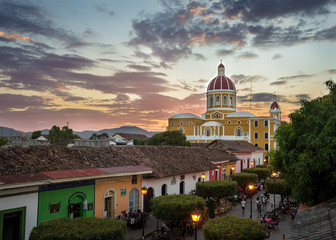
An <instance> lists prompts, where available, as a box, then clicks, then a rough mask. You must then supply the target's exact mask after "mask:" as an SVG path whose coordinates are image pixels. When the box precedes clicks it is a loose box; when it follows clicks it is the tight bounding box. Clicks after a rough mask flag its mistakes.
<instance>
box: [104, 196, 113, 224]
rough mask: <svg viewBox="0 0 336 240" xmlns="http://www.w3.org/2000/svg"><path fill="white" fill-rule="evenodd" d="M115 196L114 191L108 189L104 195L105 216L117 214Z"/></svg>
mask: <svg viewBox="0 0 336 240" xmlns="http://www.w3.org/2000/svg"><path fill="white" fill-rule="evenodd" d="M114 204H115V197H114V191H113V190H108V191H107V192H106V193H105V195H104V213H105V214H104V216H105V217H107V218H114V216H115V207H114Z"/></svg>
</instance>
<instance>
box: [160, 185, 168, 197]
mask: <svg viewBox="0 0 336 240" xmlns="http://www.w3.org/2000/svg"><path fill="white" fill-rule="evenodd" d="M166 194H167V184H163V185H162V187H161V196H164V195H166Z"/></svg>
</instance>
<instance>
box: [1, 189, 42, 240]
mask: <svg viewBox="0 0 336 240" xmlns="http://www.w3.org/2000/svg"><path fill="white" fill-rule="evenodd" d="M37 204H38V193H30V194H24V195H18V196H12V197H4V198H0V211H2V210H8V209H13V208H21V207H26V227H25V231H26V232H25V239H26V240H28V238H29V234H30V232H31V230H32V229H33V227H35V226H36V223H37Z"/></svg>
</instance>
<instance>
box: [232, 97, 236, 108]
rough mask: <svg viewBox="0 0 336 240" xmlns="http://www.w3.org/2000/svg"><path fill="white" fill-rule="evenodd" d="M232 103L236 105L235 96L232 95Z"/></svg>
mask: <svg viewBox="0 0 336 240" xmlns="http://www.w3.org/2000/svg"><path fill="white" fill-rule="evenodd" d="M232 105H233V106H234V107H235V106H236V97H235V96H233V103H232Z"/></svg>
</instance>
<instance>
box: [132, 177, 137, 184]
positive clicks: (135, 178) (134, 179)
mask: <svg viewBox="0 0 336 240" xmlns="http://www.w3.org/2000/svg"><path fill="white" fill-rule="evenodd" d="M137 183H138V176H137V175H132V184H137Z"/></svg>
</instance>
